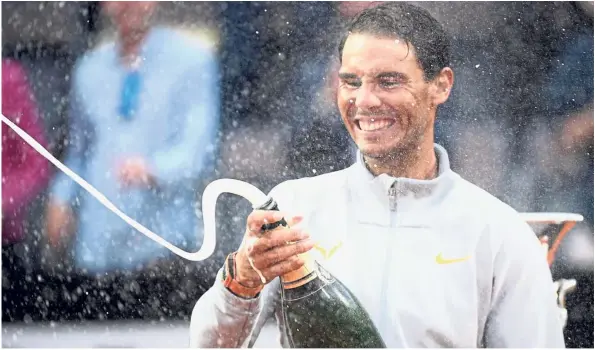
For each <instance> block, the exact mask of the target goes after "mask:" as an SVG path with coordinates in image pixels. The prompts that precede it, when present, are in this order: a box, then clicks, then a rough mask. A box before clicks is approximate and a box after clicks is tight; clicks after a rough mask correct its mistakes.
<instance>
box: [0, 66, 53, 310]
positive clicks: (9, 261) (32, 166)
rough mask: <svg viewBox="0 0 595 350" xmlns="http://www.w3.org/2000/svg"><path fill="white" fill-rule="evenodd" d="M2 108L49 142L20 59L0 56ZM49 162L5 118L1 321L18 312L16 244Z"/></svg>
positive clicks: (33, 134)
mask: <svg viewBox="0 0 595 350" xmlns="http://www.w3.org/2000/svg"><path fill="white" fill-rule="evenodd" d="M2 114H3V115H4V116H6V117H7V118H8V119H10V120H11V121H12V122H14V123H15V124H17V125H18V126H19V127H21V128H22V129H23V130H25V131H26V132H27V133H28V134H29V135H30V136H31V137H33V138H34V139H35V140H36V141H37V142H39V143H40V144H41V145H43V146H46V145H47V142H46V135H45V132H44V125H43V122H42V121H41V120H40V118H39V111H38V109H37V105H36V102H35V100H34V98H33V95H32V92H31V88H30V86H29V81H28V78H27V73H26V72H25V70H24V69H23V67H22V66H21V64H20V63H19V62H18V61H15V60H12V59H2ZM49 179H50V169H49V163H48V162H47V161H46V159H45V158H43V157H42V156H41V155H40V154H38V153H37V152H36V151H35V150H34V149H33V148H32V147H30V146H29V145H28V144H26V143H25V142H24V141H23V140H21V139H20V137H19V136H18V135H17V134H16V133H15V132H14V131H12V129H10V128H9V127H8V126H6V124H4V123H2V277H3V281H2V295H3V297H4V299H3V301H4V305H3V308H2V310H3V321H4V320H6V318H5V316H8V318H11V317H13V316H14V315H5V312H4V311H6V310H8V309H11V310H15V309H18V307H16V308H15V306H16V305H14V303H18V301H17V300H20V297H21V295H20V294H22V292H21V290H22V286H21V283H22V279H23V278H24V277H25V275H26V273H25V272H24V266H23V264H22V263H21V258H20V257H19V256H18V254H16V252H15V251H14V246H15V244H18V243H20V242H22V241H24V240H25V235H27V222H26V216H27V213H28V209H29V205H30V204H31V203H32V202H33V200H34V199H35V198H36V196H38V195H39V194H40V193H41V192H42V191H43V190H44V189H45V188H46V186H47V185H48V182H49Z"/></svg>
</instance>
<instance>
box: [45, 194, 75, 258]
mask: <svg viewBox="0 0 595 350" xmlns="http://www.w3.org/2000/svg"><path fill="white" fill-rule="evenodd" d="M74 228H75V226H74V215H73V213H72V209H71V208H70V206H68V205H67V204H63V203H60V202H58V201H57V200H55V199H50V200H49V202H48V204H47V207H46V216H45V232H46V235H47V239H48V242H49V243H50V245H51V246H52V247H54V248H56V247H59V246H60V245H61V243H62V242H63V240H64V239H65V238H68V237H70V236H71V235H72V234H73V232H74Z"/></svg>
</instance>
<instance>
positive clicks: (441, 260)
mask: <svg viewBox="0 0 595 350" xmlns="http://www.w3.org/2000/svg"><path fill="white" fill-rule="evenodd" d="M469 258H471V255H469V256H466V257H464V258H457V259H444V258H443V257H442V253H440V254H438V255H436V263H438V264H440V265H446V264H454V263H458V262H463V261H465V260H469Z"/></svg>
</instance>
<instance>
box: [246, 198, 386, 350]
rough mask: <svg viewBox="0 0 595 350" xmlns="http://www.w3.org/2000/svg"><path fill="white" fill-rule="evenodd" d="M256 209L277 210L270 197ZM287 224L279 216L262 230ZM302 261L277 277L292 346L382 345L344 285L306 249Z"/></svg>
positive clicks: (287, 332)
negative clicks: (300, 264)
mask: <svg viewBox="0 0 595 350" xmlns="http://www.w3.org/2000/svg"><path fill="white" fill-rule="evenodd" d="M257 209H260V210H279V208H278V206H277V203H276V202H275V201H274V200H273V199H272V198H270V199H269V200H268V201H267V202H266V203H265V204H264V205H262V206H261V207H259V208H257ZM280 225H283V226H287V222H286V221H285V220H284V219H281V220H280V221H278V222H275V223H270V224H265V225H264V226H263V229H264V230H273V229H275V228H276V227H278V226H280ZM301 258H302V259H304V261H305V264H304V266H302V267H301V268H300V269H298V270H296V271H292V272H289V273H287V274H285V275H283V276H281V277H280V279H281V303H282V305H281V307H282V314H283V318H284V321H285V325H286V327H285V333H286V334H285V335H286V337H287V339H288V340H289V345H290V346H291V347H293V348H385V347H386V345H385V344H384V341H383V340H382V337H381V336H380V334H379V333H378V330H377V329H376V327H375V326H374V322H373V321H372V320H371V319H370V316H369V315H368V313H367V312H366V310H365V309H364V308H363V306H362V305H361V304H360V302H359V301H358V300H357V298H356V297H355V295H353V294H352V293H351V291H350V290H349V289H347V287H345V286H344V285H343V283H341V281H339V280H338V279H336V278H335V277H334V276H333V275H332V274H330V273H329V272H328V271H326V270H325V269H324V268H323V267H322V266H321V265H320V264H318V262H316V261H315V260H314V259H313V258H312V257H311V255H310V254H309V253H304V254H302V255H301Z"/></svg>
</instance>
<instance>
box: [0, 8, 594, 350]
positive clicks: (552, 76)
mask: <svg viewBox="0 0 595 350" xmlns="http://www.w3.org/2000/svg"><path fill="white" fill-rule="evenodd" d="M375 4H377V2H374V3H372V2H341V1H339V2H160V3H153V2H128V3H124V2H122V3H112V2H27V1H24V2H10V1H3V2H2V114H4V115H5V116H7V117H8V118H10V119H11V120H13V121H14V122H16V123H17V124H18V125H19V126H21V128H23V129H24V130H25V131H27V132H28V133H29V134H30V135H31V136H33V137H34V138H35V139H36V140H37V141H38V142H40V143H41V144H43V145H44V146H45V147H46V148H47V149H48V150H49V151H50V152H51V153H52V154H54V155H55V156H56V157H57V158H59V159H60V160H62V161H63V162H65V163H66V165H68V166H69V167H70V168H71V169H73V170H76V171H77V173H79V174H80V175H82V176H83V178H85V179H86V180H87V181H89V182H90V183H91V184H92V185H93V186H95V187H96V188H98V189H99V190H100V191H102V192H103V193H105V194H106V196H108V198H110V200H112V201H113V202H114V203H115V204H116V205H118V207H119V208H121V209H122V210H123V211H124V212H125V213H126V214H128V215H130V216H131V217H133V218H134V219H135V220H137V221H139V222H140V223H141V224H143V225H145V226H147V227H148V228H149V229H151V230H154V231H155V232H157V233H159V234H161V235H162V236H164V237H165V238H167V239H168V240H169V241H171V242H174V243H175V244H176V245H177V246H180V247H182V248H184V249H185V250H188V251H196V250H197V249H198V248H199V247H200V244H201V241H202V232H201V231H202V225H203V224H202V217H201V194H202V191H203V190H204V187H205V186H206V184H208V183H209V182H210V181H212V180H214V179H217V178H222V177H229V178H235V179H239V180H244V181H247V182H250V183H252V184H254V185H256V186H257V187H259V188H260V189H261V190H263V191H265V192H267V191H269V190H270V189H272V187H273V186H275V185H276V184H278V183H279V182H281V181H284V180H288V179H292V178H298V177H304V176H312V175H319V174H323V173H327V172H331V171H335V170H339V169H342V168H345V167H347V166H349V165H350V164H351V163H352V162H353V161H354V154H355V153H354V152H355V149H354V145H353V143H352V142H351V140H350V138H349V135H348V134H347V132H346V130H345V129H344V128H343V125H342V122H341V120H340V116H339V114H338V110H337V108H336V107H335V99H334V98H335V97H334V89H335V86H336V82H337V80H336V78H335V76H336V72H337V68H338V58H337V45H338V38H339V35H340V33H341V30H342V28H343V26H344V25H345V24H346V21H348V20H349V18H350V17H352V16H354V15H355V14H357V13H358V12H359V11H361V10H362V9H363V8H365V7H367V6H374V5H375ZM416 4H418V5H420V6H423V7H424V8H426V9H427V10H429V11H430V12H431V13H432V14H433V15H434V16H436V18H437V19H438V20H439V21H441V23H442V24H443V25H444V26H445V28H446V30H447V32H448V33H449V35H450V36H451V40H452V56H453V62H452V67H453V69H454V71H455V88H454V90H453V92H452V94H451V98H450V99H449V101H448V102H447V103H446V105H444V106H443V108H441V110H440V111H439V115H438V120H437V125H436V136H437V142H439V143H441V144H442V145H444V146H445V147H446V148H447V150H448V151H449V152H450V154H451V160H452V163H453V164H452V166H453V168H454V170H455V171H457V172H459V173H460V174H461V175H462V176H463V177H465V178H467V179H468V180H470V181H471V182H473V183H475V184H477V185H479V186H480V187H483V188H484V189H486V190H488V191H489V192H491V193H492V194H494V195H496V196H497V197H499V198H500V199H502V200H503V201H505V202H507V203H509V204H510V205H512V206H513V207H514V208H516V209H517V210H519V211H563V212H573V213H579V214H581V215H583V216H584V217H585V221H584V222H583V223H581V224H579V225H577V226H576V228H575V229H573V230H572V231H571V232H570V233H569V234H568V235H567V236H566V238H565V240H564V242H563V244H562V246H561V248H560V251H559V254H558V257H557V259H556V261H555V262H554V264H553V266H552V271H553V274H554V278H555V279H559V278H574V279H576V280H577V281H578V288H577V290H576V291H574V292H573V293H572V294H570V295H569V296H568V309H569V319H568V325H567V328H566V330H565V336H566V345H567V347H590V348H592V347H593V312H594V311H593V191H592V190H593V186H594V184H593V78H594V76H593V2H592V1H588V2H419V3H416ZM195 115H196V116H195ZM193 116H194V117H193ZM249 212H250V205H249V203H248V202H247V201H246V200H244V199H242V198H239V197H236V196H233V195H222V196H221V197H220V199H219V201H218V206H217V230H218V234H217V239H218V241H217V248H216V254H214V255H213V257H211V258H210V259H208V260H207V261H205V262H201V263H194V262H188V261H184V260H183V259H180V258H178V257H176V256H173V255H171V254H169V253H168V252H167V251H165V250H164V249H162V248H161V247H159V246H157V244H156V243H153V241H151V240H149V239H147V238H145V237H144V236H142V235H139V234H138V233H136V232H134V231H133V230H131V229H130V228H129V227H127V225H125V224H123V223H122V221H121V220H120V219H119V218H117V217H116V216H115V214H112V213H111V212H108V211H107V210H106V209H104V208H103V207H102V206H101V205H99V204H98V203H97V201H96V200H95V199H93V198H91V197H89V196H88V195H87V194H86V192H84V191H83V190H81V189H80V188H79V187H78V185H76V184H75V183H74V182H73V181H71V180H69V179H68V178H66V177H65V176H64V175H63V174H61V173H60V172H59V171H58V170H57V169H56V168H55V167H54V166H53V165H51V164H50V163H49V162H47V161H46V160H45V159H43V158H42V157H41V156H39V155H38V154H36V153H35V151H34V150H32V149H31V148H30V147H29V146H28V145H26V144H25V143H24V142H22V141H21V140H20V139H19V138H18V136H16V135H15V134H14V133H13V132H12V131H11V130H10V129H9V128H8V127H7V126H6V125H4V124H3V125H2V345H3V346H4V347H159V346H166V347H186V346H187V343H188V338H187V337H188V330H187V327H188V323H189V318H190V313H191V310H192V308H193V306H194V304H195V302H196V300H197V299H198V298H199V297H200V296H201V295H202V293H203V292H204V291H205V290H206V289H207V288H209V286H210V285H211V284H212V283H213V281H214V278H215V274H216V271H217V269H218V268H219V267H220V266H221V264H222V262H223V259H224V257H225V255H226V254H227V253H229V252H230V251H232V250H234V249H236V248H237V247H238V245H239V243H240V241H241V236H242V234H243V225H244V222H245V221H244V220H245V217H246V216H247V215H248V213H249ZM197 237H198V239H197ZM519 312H523V310H519ZM261 338H262V336H261Z"/></svg>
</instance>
